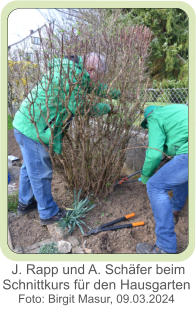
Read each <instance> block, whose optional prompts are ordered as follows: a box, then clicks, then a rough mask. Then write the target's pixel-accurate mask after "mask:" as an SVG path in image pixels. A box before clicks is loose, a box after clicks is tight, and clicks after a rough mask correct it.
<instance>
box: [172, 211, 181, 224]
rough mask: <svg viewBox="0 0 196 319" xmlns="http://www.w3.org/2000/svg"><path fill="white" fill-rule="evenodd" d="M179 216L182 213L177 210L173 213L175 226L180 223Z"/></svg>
mask: <svg viewBox="0 0 196 319" xmlns="http://www.w3.org/2000/svg"><path fill="white" fill-rule="evenodd" d="M179 214H180V212H179V211H177V210H175V211H174V212H173V216H174V225H176V224H177V223H178V221H179Z"/></svg>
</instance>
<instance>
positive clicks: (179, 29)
mask: <svg viewBox="0 0 196 319" xmlns="http://www.w3.org/2000/svg"><path fill="white" fill-rule="evenodd" d="M110 13H111V14H112V11H111V12H110ZM118 21H119V23H121V24H122V25H127V24H129V25H135V24H142V25H145V26H147V27H149V28H150V29H151V30H152V32H153V34H154V37H153V40H152V42H151V56H150V59H149V69H150V72H151V76H152V78H154V79H157V80H158V81H162V80H163V79H169V80H174V79H175V80H180V81H183V82H184V86H187V85H188V16H187V15H186V13H185V12H184V11H183V10H181V9H176V8H170V9H155V8H149V9H148V8H145V9H143V8H140V9H138V8H137V9H122V10H121V14H120V15H119V20H118Z"/></svg>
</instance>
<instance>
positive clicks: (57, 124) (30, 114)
mask: <svg viewBox="0 0 196 319" xmlns="http://www.w3.org/2000/svg"><path fill="white" fill-rule="evenodd" d="M105 71H106V63H105V58H104V56H103V55H101V54H97V53H94V52H92V53H90V54H88V55H87V56H86V57H80V56H69V57H65V58H63V59H58V58H54V59H53V60H52V61H50V62H49V64H48V73H47V74H44V75H43V77H42V79H41V81H40V82H39V83H38V84H37V85H36V86H35V87H34V88H33V89H32V90H31V91H30V93H29V94H28V96H27V98H26V99H25V100H24V101H23V102H22V104H21V106H20V109H19V110H18V111H17V112H16V114H15V117H14V121H13V126H14V134H15V138H16V141H17V143H18V144H19V146H20V149H21V152H22V156H23V165H22V167H21V170H20V183H19V203H18V214H19V215H24V214H26V213H28V212H30V211H32V210H33V209H35V208H37V209H38V212H39V216H40V221H41V224H42V225H47V224H51V223H54V222H56V221H58V220H59V219H61V218H63V217H64V216H65V215H66V213H67V212H66V210H64V209H62V208H59V207H58V206H57V204H56V203H55V201H54V199H53V197H52V193H51V182H52V165H51V160H50V157H49V153H48V150H47V147H48V146H49V144H51V145H52V147H53V151H54V152H56V153H58V154H60V153H61V148H62V136H63V132H64V131H65V130H66V129H67V128H68V126H69V123H70V121H71V119H72V117H73V116H74V115H75V114H76V112H77V111H81V113H82V112H83V109H84V100H85V96H86V94H88V93H89V92H91V91H92V90H94V92H95V93H96V95H98V96H102V97H104V96H107V94H109V95H110V96H111V97H112V98H118V97H119V95H120V92H119V91H118V90H110V92H109V93H108V92H107V89H108V88H107V86H106V85H104V84H102V83H100V82H99V80H98V78H100V75H101V74H103V73H104V72H105ZM106 92H107V93H106ZM67 97H68V98H67ZM67 100H68V106H67V107H65V101H67ZM110 111H111V108H110V106H109V105H108V104H105V103H98V104H95V105H92V107H91V109H90V112H89V114H90V115H92V116H96V115H99V116H100V115H103V114H107V113H108V112H110Z"/></svg>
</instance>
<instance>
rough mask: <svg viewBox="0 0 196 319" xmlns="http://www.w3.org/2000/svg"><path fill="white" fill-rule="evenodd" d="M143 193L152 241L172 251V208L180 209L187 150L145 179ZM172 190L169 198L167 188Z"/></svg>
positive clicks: (183, 199) (184, 190)
mask: <svg viewBox="0 0 196 319" xmlns="http://www.w3.org/2000/svg"><path fill="white" fill-rule="evenodd" d="M146 186H147V193H148V197H149V199H150V204H151V207H152V211H153V214H154V219H155V234H156V245H157V246H158V247H159V248H161V249H162V250H164V251H165V252H168V253H176V251H177V241H176V234H175V231H174V227H175V225H174V221H173V212H174V211H180V210H181V209H182V208H183V206H184V204H185V202H186V199H187V196H188V154H180V155H176V156H175V157H174V158H173V159H172V160H170V161H169V162H168V163H166V164H165V165H164V166H162V167H161V168H160V169H159V170H158V171H157V172H156V173H155V174H154V175H153V176H152V177H151V178H150V179H149V180H148V182H147V184H146ZM169 190H172V191H173V197H172V198H170V197H169V195H168V191H169Z"/></svg>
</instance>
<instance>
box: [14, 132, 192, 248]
mask: <svg viewBox="0 0 196 319" xmlns="http://www.w3.org/2000/svg"><path fill="white" fill-rule="evenodd" d="M8 154H11V155H15V156H17V157H19V158H20V160H21V159H22V157H21V154H20V150H19V149H18V145H17V143H16V141H15V139H14V136H13V131H9V132H8ZM52 192H53V196H54V199H55V201H56V202H57V204H58V205H59V206H60V207H70V206H71V205H72V201H73V196H72V194H71V193H70V192H69V191H68V190H67V188H66V185H65V183H64V181H63V178H62V176H61V175H60V174H57V173H55V174H54V175H53V182H52ZM131 212H135V217H134V218H132V219H130V220H129V221H127V223H130V222H133V221H144V222H145V225H144V226H139V227H135V228H132V229H121V230H116V231H107V232H101V233H98V234H96V235H91V236H89V237H83V236H82V234H81V233H80V231H79V230H78V229H76V230H75V231H74V232H73V234H72V235H73V236H74V237H76V238H77V239H78V240H79V242H80V245H81V247H85V248H86V250H85V251H86V252H91V253H94V254H122V253H123V254H134V253H136V250H135V248H136V244H137V243H138V242H148V243H154V241H155V235H154V219H153V214H152V210H151V207H150V203H149V200H148V197H147V193H146V186H145V185H143V184H141V183H130V184H123V185H121V186H117V187H116V188H115V189H114V191H113V192H112V194H110V195H109V196H108V197H107V198H103V199H101V200H99V201H97V202H96V207H95V208H94V209H93V210H92V211H90V212H89V213H88V214H87V217H86V219H85V222H86V223H87V225H88V226H89V227H93V228H94V227H97V226H99V225H100V224H102V223H107V222H109V221H111V220H113V219H116V218H119V217H122V216H123V215H125V214H128V213H131ZM123 223H124V222H123ZM8 224H9V229H10V234H11V238H12V242H13V246H14V248H16V247H20V249H21V251H22V250H23V249H24V248H25V247H28V246H31V245H33V244H35V243H36V242H41V241H43V240H45V239H49V238H50V233H49V232H48V230H47V228H46V227H41V226H40V224H39V216H38V213H37V212H32V213H30V214H29V215H28V216H24V217H17V216H15V215H13V214H9V220H8ZM84 230H87V229H84ZM176 234H177V239H178V252H182V251H184V250H185V249H186V247H187V246H188V206H187V204H186V206H185V207H184V209H183V210H182V212H181V217H180V219H179V222H178V224H177V225H176Z"/></svg>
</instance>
